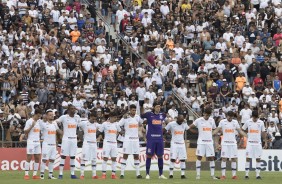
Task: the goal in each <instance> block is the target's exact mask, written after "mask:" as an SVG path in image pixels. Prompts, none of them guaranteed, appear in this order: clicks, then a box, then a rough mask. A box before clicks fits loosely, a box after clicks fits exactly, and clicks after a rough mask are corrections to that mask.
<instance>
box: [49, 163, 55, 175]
mask: <svg viewBox="0 0 282 184" xmlns="http://www.w3.org/2000/svg"><path fill="white" fill-rule="evenodd" d="M48 170H49V176H50V177H51V176H53V170H54V162H50V161H49V164H48Z"/></svg>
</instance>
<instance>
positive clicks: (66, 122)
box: [56, 115, 80, 140]
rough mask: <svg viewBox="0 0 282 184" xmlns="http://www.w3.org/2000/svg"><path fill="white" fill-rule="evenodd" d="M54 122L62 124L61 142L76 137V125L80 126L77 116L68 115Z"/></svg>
mask: <svg viewBox="0 0 282 184" xmlns="http://www.w3.org/2000/svg"><path fill="white" fill-rule="evenodd" d="M56 121H57V122H58V123H62V124H63V131H64V135H63V140H66V139H69V138H76V137H77V135H76V129H77V126H78V124H80V117H79V116H78V115H74V117H70V116H69V115H62V116H61V117H59V119H57V120H56Z"/></svg>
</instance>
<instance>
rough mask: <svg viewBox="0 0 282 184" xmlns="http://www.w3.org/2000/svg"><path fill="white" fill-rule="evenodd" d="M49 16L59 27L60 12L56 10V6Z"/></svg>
mask: <svg viewBox="0 0 282 184" xmlns="http://www.w3.org/2000/svg"><path fill="white" fill-rule="evenodd" d="M50 15H51V16H52V18H53V22H54V23H56V24H57V25H59V18H60V11H59V10H58V8H57V6H55V7H54V9H53V10H52V11H51V12H50Z"/></svg>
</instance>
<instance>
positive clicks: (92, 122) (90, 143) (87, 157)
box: [78, 113, 100, 179]
mask: <svg viewBox="0 0 282 184" xmlns="http://www.w3.org/2000/svg"><path fill="white" fill-rule="evenodd" d="M78 126H79V127H80V128H81V129H82V130H83V132H84V136H83V146H82V157H81V163H80V164H81V165H80V179H84V169H85V163H86V162H87V161H91V166H92V179H98V176H97V175H96V160H97V142H96V132H97V130H98V128H99V127H100V125H99V124H98V123H96V117H95V114H94V113H91V114H90V117H89V120H86V121H83V122H81V124H79V125H78Z"/></svg>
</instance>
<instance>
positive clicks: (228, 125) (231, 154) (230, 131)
mask: <svg viewBox="0 0 282 184" xmlns="http://www.w3.org/2000/svg"><path fill="white" fill-rule="evenodd" d="M233 118H234V112H232V111H229V112H227V117H226V119H223V120H221V121H220V122H219V125H218V127H217V128H216V129H215V130H214V131H213V135H217V134H218V132H219V131H220V130H221V131H222V134H223V138H222V140H221V158H222V161H221V172H222V175H221V179H222V180H225V179H226V175H225V171H226V161H227V159H228V158H229V159H231V169H232V179H238V178H237V176H236V170H237V157H238V148H237V141H236V131H238V133H239V134H241V135H242V136H245V137H246V136H247V135H246V133H245V132H244V131H242V130H241V128H240V125H239V123H238V121H237V120H234V119H233ZM216 138H217V140H218V141H219V136H217V137H216Z"/></svg>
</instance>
